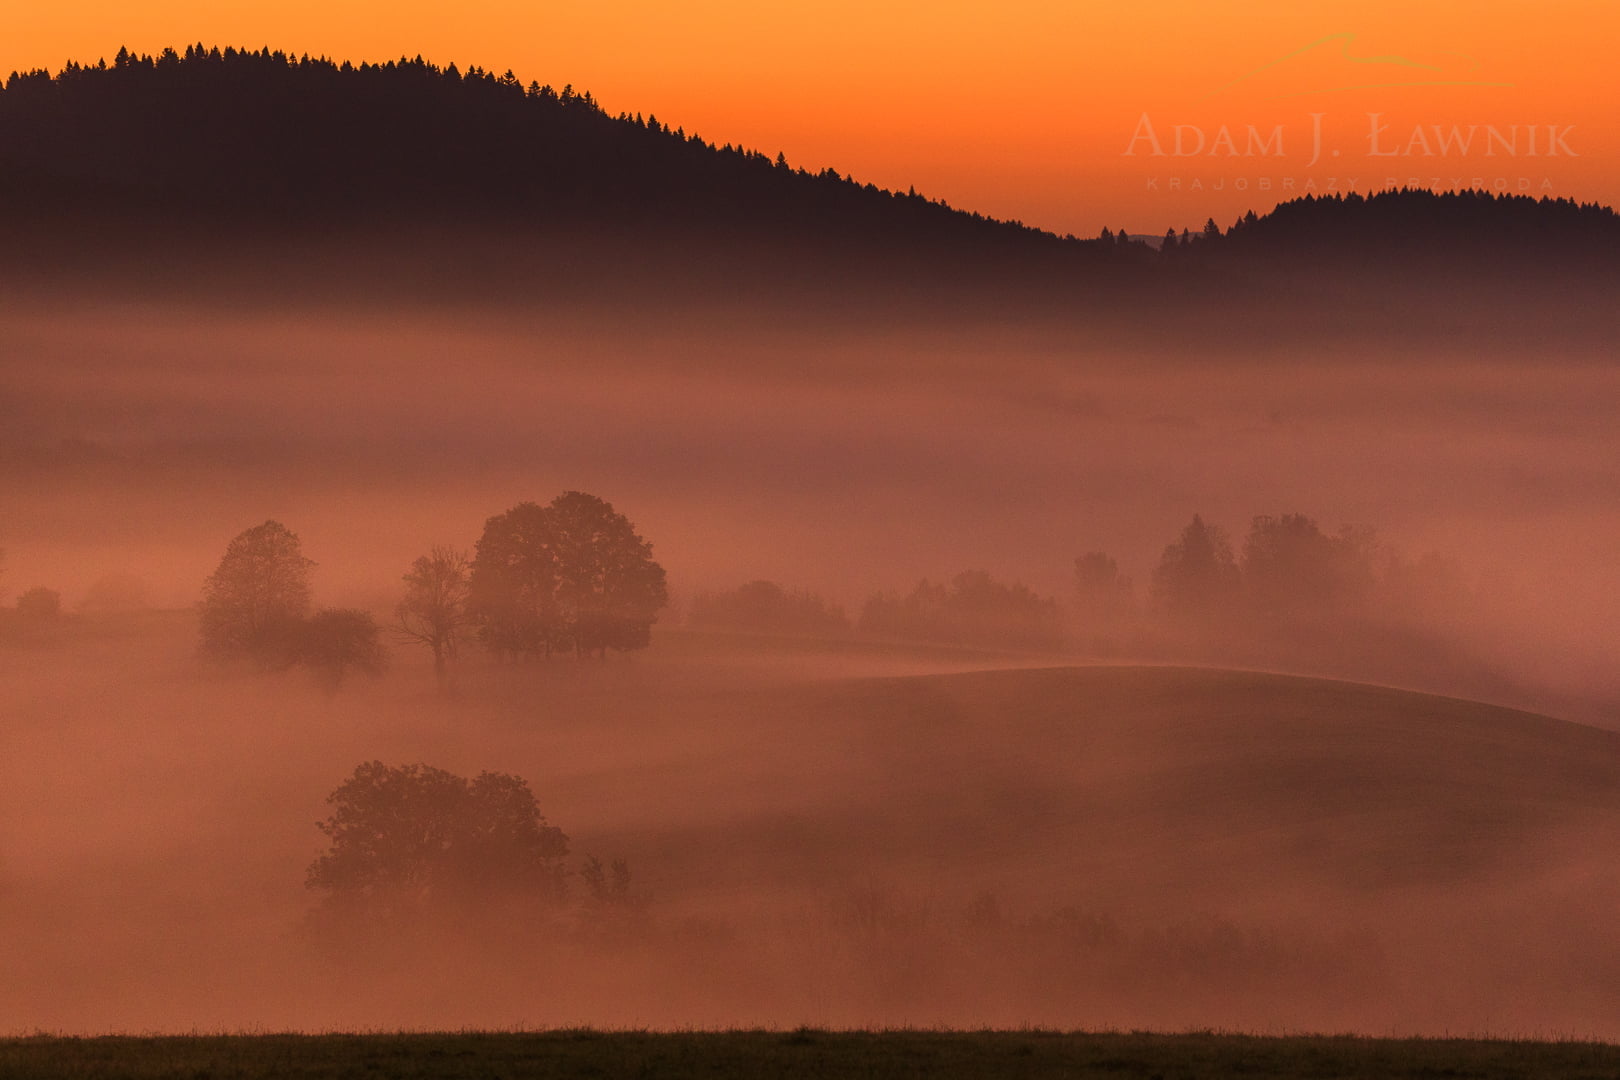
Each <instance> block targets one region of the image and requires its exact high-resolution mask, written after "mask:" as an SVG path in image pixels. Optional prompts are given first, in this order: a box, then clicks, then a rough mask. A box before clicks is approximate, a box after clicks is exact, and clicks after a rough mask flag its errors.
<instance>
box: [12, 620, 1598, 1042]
mask: <svg viewBox="0 0 1620 1080" xmlns="http://www.w3.org/2000/svg"><path fill="white" fill-rule="evenodd" d="M186 629H187V627H186V625H185V624H184V620H181V621H179V622H176V623H175V625H174V633H175V636H173V637H164V636H159V635H155V634H145V633H143V635H141V636H138V637H133V638H126V637H119V636H117V635H111V634H108V635H102V636H100V637H95V638H93V639H91V640H89V641H87V642H85V643H82V644H80V645H73V644H71V643H66V644H64V643H56V644H54V645H52V646H51V647H48V648H46V647H41V648H36V649H32V650H29V651H28V652H26V653H16V652H13V653H9V654H0V674H3V675H4V677H5V678H6V679H7V680H8V685H10V686H11V687H12V692H13V695H12V701H13V702H14V712H13V716H14V719H13V724H14V727H13V730H14V731H15V732H19V733H24V734H25V737H23V738H21V739H20V740H18V741H15V742H14V743H13V746H14V750H13V752H12V753H10V754H9V755H8V757H7V765H6V777H5V779H6V784H5V788H4V791H5V795H4V800H5V802H4V809H5V810H6V814H5V818H4V821H5V824H4V826H3V828H0V851H4V853H5V856H6V861H5V864H4V872H5V873H4V892H3V893H0V909H3V914H4V922H3V926H4V929H3V930H0V944H3V945H4V946H5V948H6V950H7V951H6V955H7V956H8V961H7V962H8V964H9V965H10V970H11V973H12V977H11V978H10V979H9V981H8V983H7V988H6V989H5V990H4V991H3V992H0V1007H3V1008H4V1009H5V1015H6V1016H8V1017H10V1018H11V1020H10V1023H12V1024H13V1025H15V1026H14V1027H13V1030H19V1029H20V1030H32V1029H35V1028H42V1029H46V1030H68V1031H83V1030H89V1031H105V1030H109V1029H111V1030H154V1029H156V1030H173V1029H176V1028H178V1029H182V1030H192V1029H194V1028H201V1029H203V1030H208V1029H223V1030H233V1029H240V1028H245V1027H250V1026H258V1027H262V1028H271V1029H280V1028H293V1029H296V1028H302V1029H310V1028H332V1027H339V1028H377V1027H385V1028H387V1027H397V1026H400V1025H409V1026H415V1027H433V1028H442V1027H458V1026H462V1025H468V1026H480V1027H489V1026H505V1025H520V1024H526V1025H536V1024H538V1025H558V1024H574V1023H590V1024H596V1025H608V1026H612V1025H640V1026H644V1025H653V1026H683V1025H697V1026H702V1027H716V1026H719V1027H727V1026H739V1025H741V1026H751V1025H762V1026H771V1025H782V1026H792V1025H795V1024H799V1023H809V1024H817V1025H832V1026H870V1025H880V1026H881V1025H896V1024H928V1025H933V1024H951V1025H965V1026H970V1027H979V1026H985V1025H1000V1026H1017V1025H1019V1024H1024V1023H1034V1024H1042V1025H1046V1026H1059V1027H1068V1028H1074V1027H1099V1026H1102V1027H1108V1026H1114V1027H1155V1028H1185V1027H1196V1026H1221V1027H1228V1028H1240V1029H1266V1030H1296V1031H1297V1030H1354V1031H1363V1032H1379V1033H1388V1032H1392V1031H1397V1032H1408V1033H1442V1032H1445V1031H1460V1030H1472V1031H1491V1032H1496V1033H1528V1032H1534V1031H1548V1030H1558V1031H1564V1032H1571V1033H1578V1034H1583V1035H1603V1034H1607V1035H1610V1036H1613V1035H1615V1034H1617V1032H1616V1030H1615V1028H1614V1025H1613V1023H1612V1017H1613V1016H1614V1015H1615V1011H1614V1004H1615V1001H1614V998H1613V990H1612V987H1613V985H1614V981H1613V978H1612V976H1613V973H1614V971H1615V970H1616V969H1617V968H1620V941H1617V940H1616V935H1615V934H1613V932H1612V931H1611V929H1610V927H1611V926H1612V919H1610V918H1609V917H1608V914H1607V913H1608V911H1610V910H1611V909H1612V903H1613V901H1614V900H1615V898H1616V896H1617V895H1620V891H1617V890H1616V888H1615V885H1616V881H1615V874H1614V873H1613V871H1612V867H1611V866H1610V862H1609V861H1608V860H1606V859H1605V858H1603V857H1601V853H1602V852H1604V851H1607V850H1610V849H1611V848H1612V843H1613V841H1614V839H1615V837H1616V836H1617V835H1620V828H1617V823H1620V797H1617V794H1616V793H1617V791H1620V784H1616V780H1617V779H1620V735H1616V734H1615V733H1612V732H1606V731H1600V730H1597V729H1593V728H1587V727H1582V726H1579V725H1575V724H1569V723H1565V722H1562V721H1558V720H1554V719H1550V718H1547V717H1541V716H1534V715H1530V714H1526V713H1520V712H1514V711H1511V710H1506V709H1500V708H1495V707H1491V706H1486V705H1480V704H1476V703H1470V702H1463V701H1457V700H1452V699H1445V698H1437V697H1431V696H1426V695H1419V694H1412V693H1407V692H1403V691H1398V690H1389V689H1381V688H1376V687H1368V686H1359V685H1354V684H1346V683H1335V682H1329V681H1323V680H1315V679H1302V678H1289V677H1281V676H1272V675H1265V674H1256V673H1244V672H1230V671H1213V670H1198V669H1184V668H1183V669H1176V668H1151V667H1113V668H1050V667H1036V668H1030V667H1021V666H1018V662H1017V661H1016V660H1014V659H1011V658H1007V659H1003V660H1001V661H1000V663H1001V664H1002V668H1001V669H1000V670H963V668H964V667H966V666H970V665H974V664H977V665H983V664H985V663H986V662H988V661H987V659H986V658H984V657H971V656H963V655H957V654H944V655H942V654H940V653H939V652H936V651H927V650H922V651H914V650H909V649H906V648H903V647H898V646H862V645H858V644H855V645H851V644H845V645H839V646H837V647H823V646H817V645H814V644H805V645H797V644H794V643H791V642H768V641H761V642H753V643H747V642H742V641H738V640H736V639H718V638H712V637H708V638H706V637H703V636H693V637H686V638H678V639H672V640H671V641H670V643H669V644H668V645H667V646H655V648H654V649H653V650H652V651H651V652H650V653H649V654H647V655H646V656H644V657H639V658H636V659H635V660H634V661H633V662H614V663H610V664H605V665H603V664H588V665H579V664H575V663H572V662H569V663H557V664H552V665H540V666H534V667H516V668H502V667H495V666H481V665H475V666H474V667H473V668H472V669H471V670H470V671H469V672H468V673H467V675H466V678H465V679H464V682H463V695H462V697H461V698H459V699H457V700H453V701H452V700H445V699H443V698H440V697H437V696H435V695H434V694H432V693H431V691H430V689H429V686H430V679H429V677H428V673H427V672H426V671H425V670H423V669H421V668H420V667H419V666H416V661H415V660H414V659H413V658H407V657H401V658H400V659H401V660H402V661H404V663H403V666H402V667H401V668H399V669H397V670H396V671H395V672H394V673H393V674H392V675H391V676H390V677H389V678H388V679H387V680H385V681H383V682H381V683H378V684H375V685H370V686H357V687H355V688H353V689H352V690H351V691H348V692H346V693H345V694H344V695H341V696H340V697H338V698H332V699H328V698H325V697H324V696H322V695H321V694H320V693H319V692H317V691H316V690H315V689H314V688H313V687H309V686H305V685H304V684H303V683H302V682H300V681H298V680H273V679H272V680H262V679H250V680H234V679H225V680H221V679H218V678H208V677H203V676H202V675H201V673H198V672H195V671H192V670H190V668H189V662H188V661H187V660H186V655H187V651H186V643H187V640H188V637H187V636H186V635H185V633H184V631H185V630H186ZM677 645H678V647H677ZM114 703H116V706H115V707H114ZM374 758H375V759H380V760H383V761H385V762H390V763H401V762H408V761H425V762H428V763H431V764H434V765H437V766H439V767H442V768H447V769H451V770H452V771H456V772H460V773H463V774H467V773H476V772H477V771H479V770H480V769H494V770H499V771H506V772H512V773H516V774H518V775H520V776H522V777H524V778H525V779H527V780H528V781H529V782H530V783H531V784H532V785H533V788H534V790H535V792H536V793H537V795H538V798H539V800H540V805H541V808H542V810H543V811H544V812H545V814H546V816H547V818H548V820H550V821H551V822H553V823H555V824H557V825H559V826H561V827H562V828H563V829H564V830H565V831H566V832H567V833H568V835H569V836H570V837H571V840H572V843H571V846H572V850H573V852H574V853H575V855H576V856H583V855H586V854H595V855H598V856H600V857H602V858H604V859H608V858H615V857H623V858H625V859H627V860H628V863H629V865H630V867H631V869H632V872H633V875H634V877H633V882H634V888H635V890H636V892H637V894H638V895H640V896H643V897H645V899H646V902H647V906H646V908H645V911H644V917H643V916H638V917H637V919H636V920H635V921H633V922H632V923H629V924H626V925H625V926H623V927H621V928H620V930H618V931H614V932H613V933H612V934H609V935H607V936H602V935H600V934H595V933H593V934H590V935H587V936H585V937H578V938H576V937H574V936H573V931H566V932H565V933H564V936H563V937H562V938H556V939H554V938H548V937H546V936H545V935H544V934H541V935H540V936H539V937H534V939H533V940H532V941H531V940H530V938H531V937H533V935H534V934H535V933H538V931H536V930H533V929H532V928H516V927H511V926H504V925H497V926H488V927H478V926H464V927H459V928H456V930H455V932H454V933H446V934H443V935H440V934H436V933H435V934H430V935H429V936H427V937H422V938H415V937H402V938H400V939H399V941H397V942H396V943H394V944H393V945H392V946H389V947H388V948H386V949H385V950H384V952H382V953H375V954H374V953H372V952H369V951H367V948H365V947H361V946H358V945H356V946H354V947H352V948H349V949H346V950H342V952H343V953H346V955H339V956H337V957H334V956H332V955H331V954H330V953H328V952H322V951H321V949H318V948H315V947H314V945H313V943H312V942H311V941H309V940H308V939H306V938H305V937H304V936H303V931H300V930H299V927H300V925H301V920H302V917H303V913H304V912H305V911H307V910H308V908H309V907H310V905H311V903H312V898H311V897H310V896H309V894H307V893H306V892H305V891H304V889H303V888H302V881H303V871H304V868H305V866H306V865H307V864H308V862H309V860H310V859H311V858H312V857H313V855H314V853H315V851H316V850H317V844H318V841H319V837H318V836H317V834H316V832H315V830H314V829H313V827H312V825H311V823H312V822H313V821H315V820H317V819H318V818H319V817H320V816H321V814H322V813H323V803H322V799H323V798H324V796H325V794H326V793H328V792H329V791H331V790H332V789H333V787H335V786H336V784H337V783H338V782H339V781H341V780H342V779H343V778H344V776H346V775H347V774H348V773H349V772H350V771H351V770H352V769H353V767H354V766H355V765H356V764H358V763H359V762H361V761H366V760H371V759H374ZM159 776H161V777H162V783H157V782H155V779H154V778H156V777H159ZM572 919H573V916H569V917H568V919H567V920H565V921H564V922H563V923H562V924H561V925H562V926H563V927H564V928H566V927H567V926H570V925H572ZM177 927H184V928H185V929H184V932H183V933H180V932H178V931H177V930H176V928H177ZM47 928H49V930H47ZM558 932H563V931H558ZM514 934H517V935H518V937H517V938H514V937H513V935H514ZM518 941H522V942H526V943H527V944H522V945H521V946H520V945H518V944H517V942H518ZM63 972H70V973H71V974H70V975H67V976H63V975H62V974H61V973H63ZM136 985H138V986H139V987H140V988H141V992H140V993H139V994H135V993H133V992H132V990H131V988H132V987H133V986H136Z"/></svg>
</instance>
